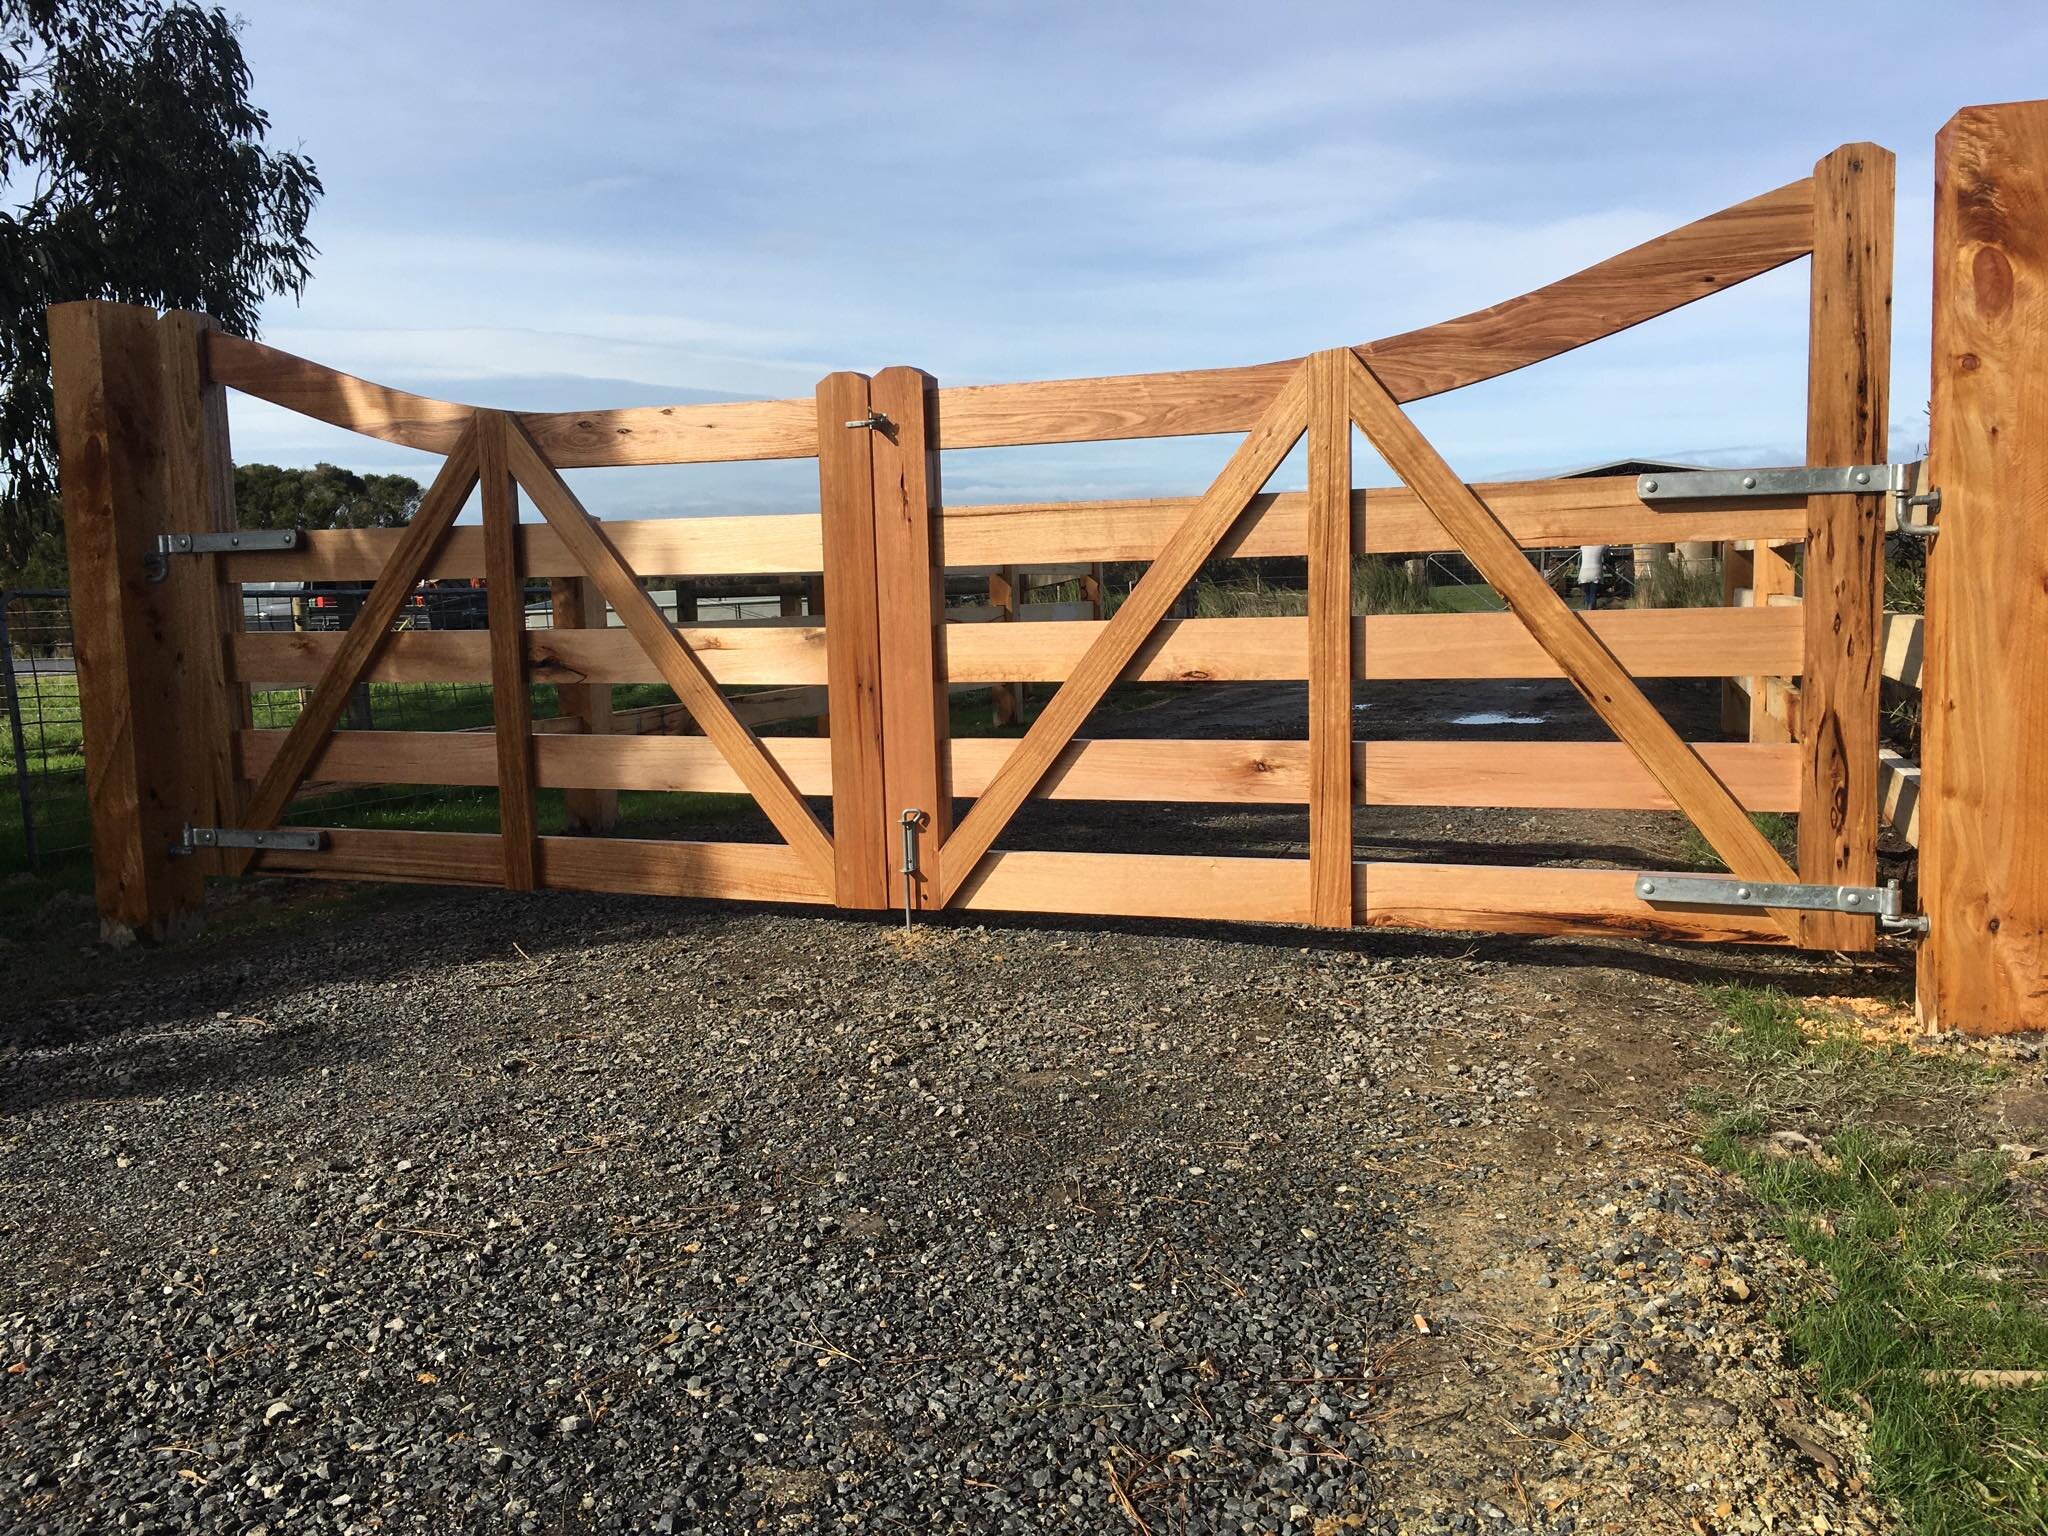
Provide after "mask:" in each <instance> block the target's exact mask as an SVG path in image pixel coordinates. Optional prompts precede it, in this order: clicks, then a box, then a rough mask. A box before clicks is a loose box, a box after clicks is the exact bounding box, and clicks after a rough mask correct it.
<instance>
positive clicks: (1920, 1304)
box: [1695, 987, 2048, 1536]
mask: <svg viewBox="0 0 2048 1536" xmlns="http://www.w3.org/2000/svg"><path fill="white" fill-rule="evenodd" d="M1708 997H1709V999H1710V1001H1711V1002H1712V1003H1713V1004H1714V1005H1715V1006H1716V1008H1717V1009H1718V1010H1719V1011H1720V1012H1721V1014H1722V1016H1723V1017H1724V1018H1726V1019H1727V1020H1728V1023H1729V1029H1728V1032H1727V1034H1726V1036H1725V1038H1724V1040H1723V1044H1724V1045H1725V1047H1726V1049H1727V1050H1728V1052H1729V1054H1730V1055H1731V1056H1732V1057H1733V1058H1734V1060H1735V1061H1736V1062H1737V1063H1739V1064H1741V1066H1742V1067H1744V1068H1745V1069H1746V1080H1745V1082H1744V1085H1743V1087H1742V1089H1741V1090H1740V1091H1739V1092H1737V1093H1733V1094H1723V1095H1719V1096H1713V1097H1709V1098H1707V1099H1704V1100H1701V1101H1699V1102H1698V1103H1696V1105H1695V1108H1697V1109H1699V1110H1701V1111H1702V1112H1703V1113H1704V1114H1705V1115H1706V1116H1707V1117H1708V1124H1707V1127H1706V1132H1705V1135H1704V1137H1703V1138H1702V1146H1703V1150H1704V1152H1705V1154H1706V1156H1707V1157H1708V1158H1709V1159H1710V1160H1711V1161H1713V1162H1714V1163H1715V1164H1717V1165H1718V1166H1720V1167H1721V1168H1724V1169H1726V1170H1728V1171H1729V1172H1732V1173H1734V1174H1737V1175H1739V1176H1740V1177H1741V1178H1742V1180H1743V1182H1744V1183H1745V1184H1746V1185H1747V1186H1748V1188H1749V1190H1750V1191H1751V1193H1752V1194H1754V1195H1755V1197H1756V1198H1757V1199H1758V1200H1759V1201H1760V1202H1761V1203H1762V1204H1763V1205H1764V1207H1765V1208H1766V1209H1767V1210H1768V1211H1769V1212H1770V1214H1771V1217H1772V1219H1773V1221H1774V1222H1775V1223H1776V1225H1777V1227H1778V1229H1779V1231H1780V1232H1781V1233H1782V1234H1783V1236H1784V1237H1785V1239H1786V1241H1787V1242H1788V1243H1789V1244H1790V1245H1791V1247H1792V1248H1793V1250H1794V1251H1795V1252H1797V1253H1798V1254H1799V1255H1800V1256H1801V1257H1802V1258H1804V1259H1805V1260H1806V1261H1807V1262H1808V1263H1810V1264H1812V1265H1814V1266H1815V1267H1816V1268H1818V1269H1819V1270H1821V1271H1823V1272H1824V1273H1825V1274H1826V1275H1827V1277H1828V1280H1829V1284H1828V1285H1827V1286H1826V1287H1825V1288H1824V1289H1823V1291H1822V1292H1821V1293H1820V1294H1818V1295H1816V1296H1813V1297H1812V1298H1810V1299H1808V1300H1806V1301H1804V1302H1802V1303H1800V1304H1798V1305H1797V1306H1795V1307H1793V1308H1792V1309H1790V1310H1789V1312H1787V1313H1786V1314H1785V1315H1782V1316H1781V1317H1780V1318H1779V1322H1780V1324H1781V1326H1782V1327H1783V1328H1784V1330H1785V1333H1786V1337H1787V1339H1788V1342H1789V1343H1790V1345H1791V1348H1792V1350H1793V1351H1794V1353H1795V1356H1796V1357H1797V1358H1798V1359H1799V1360H1801V1361H1802V1362H1804V1363H1805V1364H1807V1365H1808V1366H1810V1367H1811V1368H1812V1369H1813V1371H1814V1372H1815V1374H1816V1376H1817V1378H1818V1381H1819V1386H1820V1390H1821V1391H1822V1393H1823V1394H1824V1395H1825V1396H1826V1397H1827V1398H1828V1399H1829V1400H1830V1401H1831V1402H1832V1403H1834V1404H1835V1405H1836V1406H1838V1407H1840V1408H1842V1409H1844V1410H1845V1411H1849V1412H1854V1413H1858V1414H1861V1415H1862V1416H1863V1417H1864V1418H1865V1419H1866V1421H1867V1422H1868V1423H1869V1425H1870V1439H1869V1450H1870V1458H1871V1472H1872V1477H1873V1482H1874V1486H1875V1488H1876V1490H1877V1492H1878V1493H1879V1494H1880V1495H1881V1496H1882V1497H1884V1498H1885V1499H1886V1500H1888V1501H1889V1502H1890V1503H1891V1504H1893V1505H1894V1506H1895V1507H1896V1509H1897V1511H1898V1513H1899V1515H1900V1516H1901V1518H1902V1520H1903V1522H1904V1524H1905V1526H1906V1528H1907V1529H1909V1530H1912V1531H1916V1532H1920V1533H1923V1536H2020V1533H2022V1532H2028V1533H2038V1532H2041V1531H2044V1530H2048V1386H2044V1385H2034V1386H2031V1387H2017V1388H2013V1387H2007V1388H1996V1389H1990V1388H1983V1387H1978V1386H1974V1385H1971V1384H1970V1383H1968V1382H1967V1381H1965V1380H1963V1379H1961V1378H1960V1377H1959V1376H1958V1375H1957V1374H1956V1373H1959V1372H1964V1371H1980V1370H2041V1369H2044V1368H2048V1224H2043V1223H2042V1222H2040V1221H2037V1220H2033V1219H2031V1218H2029V1217H2028V1216H2026V1215H2024V1214H2022V1213H2021V1212H2019V1211H2017V1210H2015V1209H2014V1206H2013V1203H2012V1201H2011V1200H2010V1199H2009V1198H2008V1190H2009V1185H2008V1180H2007V1176H2006V1169H2005V1167H2004V1165H2003V1162H2002V1159H2000V1158H1999V1157H1997V1156H1996V1155H1994V1154H1991V1153H1989V1152H1987V1151H1985V1150H1983V1149H1982V1148H1980V1147H1976V1146H1974V1145H1972V1140H1973V1132H1974V1128H1975V1125H1976V1122H1977V1113H1976V1106H1977V1105H1978V1104H1979V1103H1980V1101H1981V1099H1982V1096H1983V1094H1984V1092H1985V1090H1986V1089H1987V1088H1988V1086H1989V1085H1990V1084H1991V1083H1992V1082H1994V1081H1995V1080H1996V1078H1997V1075H1998V1074H1996V1073H1995V1072H1993V1071H1992V1070H1990V1069H1989V1068H1986V1067H1984V1066H1982V1065H1979V1064H1976V1063H1973V1062H1971V1061H1968V1060H1959V1059H1954V1058H1950V1057H1947V1056H1940V1055H1924V1054H1916V1053H1914V1052H1911V1051H1907V1050H1905V1049H1903V1048H1899V1047H1884V1046H1872V1045H1869V1044H1866V1043H1864V1042H1863V1041H1862V1040H1861V1039H1859V1038H1857V1037H1856V1036H1855V1035H1854V1034H1853V1033H1851V1032H1849V1031H1848V1030H1847V1029H1846V1028H1845V1029H1843V1030H1841V1031H1839V1032H1834V1033H1827V1034H1823V1035H1822V1036H1821V1037H1820V1038H1817V1039H1816V1038H1814V1037H1813V1036H1812V1035H1811V1033H1810V1032H1809V1029H1807V1028H1802V1025H1801V1021H1800V1017H1799V1013H1798V1011H1797V1009H1796V1008H1795V1007H1794V1005H1793V1004H1792V1003H1791V1001H1790V1000H1789V999H1787V998H1785V997H1783V996H1782V995H1780V994H1778V993H1776V992H1772V991H1756V990H1750V989H1745V988H1733V987H1728V988H1718V989H1714V990H1712V991H1710V992H1709V993H1708ZM1781 1130H1797V1131H1799V1132H1801V1133H1802V1134H1804V1135H1806V1136H1808V1137H1810V1138H1811V1139H1812V1140H1813V1142H1814V1143H1815V1144H1816V1145H1815V1148H1814V1150H1812V1151H1810V1152H1807V1151H1801V1152H1799V1153H1796V1154H1795V1155H1790V1156H1785V1155H1778V1154H1776V1153H1774V1152H1773V1151H1772V1150H1771V1149H1770V1145H1769V1143H1768V1141H1767V1139H1766V1138H1767V1136H1768V1133H1770V1132H1773V1131H1781Z"/></svg>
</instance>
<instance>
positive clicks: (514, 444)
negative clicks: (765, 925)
mask: <svg viewBox="0 0 2048 1536" xmlns="http://www.w3.org/2000/svg"><path fill="white" fill-rule="evenodd" d="M505 447H506V459H507V463H508V465H509V467H510V469H511V472H512V478H513V479H514V480H515V481H517V482H518V484H519V486H520V488H521V489H522V490H524V491H525V492H526V494H527V495H528V496H531V497H532V498H533V504H534V505H535V506H536V507H538V508H539V509H540V514H541V516H542V517H544V518H546V519H547V521H548V526H549V527H551V528H553V529H554V530H555V533H556V535H557V536H558V537H559V538H560V539H561V541H562V546H563V548H564V549H566V550H567V551H568V552H569V555H570V557H571V558H572V559H574V560H575V561H576V562H577V564H579V565H580V566H581V567H582V568H583V571H584V573H585V574H586V575H588V576H589V577H590V579H591V580H592V581H594V582H596V583H597V587H598V590H599V591H600V592H602V593H603V594H604V597H605V601H606V602H608V603H610V604H611V605H612V608H613V609H614V610H615V611H616V612H617V613H618V615H619V620H620V622H621V623H622V624H624V625H625V627H626V629H627V630H628V631H629V632H630V633H631V634H632V636H633V638H634V639H635V640H636V641H638V642H639V645H640V648H641V650H643V651H645V652H646V653H647V657H648V659H649V660H650V661H652V662H653V663H654V665H655V667H656V669H657V670H659V671H660V673H661V675H662V677H663V679H664V680H665V681H666V682H667V683H668V685H669V686H670V687H671V688H673V689H675V691H676V697H677V698H678V699H680V700H681V701H682V702H683V704H684V705H685V706H686V707H687V708H688V709H689V711H690V713H691V715H692V717H693V718H695V720H696V721H697V723H698V726H699V727H700V728H701V729H702V730H703V732H704V734H705V736H707V737H708V738H709V739H710V740H711V743H712V744H713V745H714V746H716V747H717V748H718V751H719V754H720V755H721V756H723V757H724V759H725V761H726V763H727V765H728V766H730V767H731V769H732V771H733V772H734V773H735V774H737V775H738V776H739V780H740V782H741V783H742V784H743V785H745V786H746V789H747V793H749V794H750V795H752V796H753V797H754V799H755V801H756V802H757V803H758V804H759V805H760V807H761V810H762V811H763V812H764V813H765V814H766V815H767V817H768V819H769V821H771V822H773V823H774V825H775V830H776V831H778V832H780V833H781V834H782V836H783V838H784V840H785V841H787V842H788V844H789V846H790V847H791V848H793V849H794V850H795V851H796V853H797V855H798V857H800V858H801V859H802V860H803V862H804V865H805V867H806V869H808V871H809V872H810V874H811V877H812V878H813V879H814V880H816V881H817V882H818V888H819V889H820V890H822V891H823V892H825V893H826V895H827V896H828V897H829V896H830V895H831V893H832V890H833V887H834V883H835V879H836V874H835V870H834V864H833V855H832V839H831V837H830V835H828V834H827V833H826V831H825V828H824V826H823V824H822V823H821V822H820V821H819V820H818V818H817V815H816V813H815V812H813V811H812V810H811V808H810V807H809V806H808V805H806V804H805V803H804V801H803V797H802V796H800V795H799V794H798V793H797V791H796V786H795V785H793V784H792V783H791V782H790V780H789V776H788V775H787V774H786V773H785V772H783V770H782V768H781V766H780V765H779V764H777V763H776V761H775V760H774V759H773V758H771V757H770V756H769V755H768V754H767V752H766V751H765V750H763V748H762V746H761V741H760V738H759V737H757V736H756V735H755V734H754V733H753V731H751V730H750V729H748V727H747V726H746V724H745V723H744V722H743V721H741V720H740V718H739V717H738V716H737V715H735V714H734V713H733V710H732V705H731V704H730V703H728V702H727V701H726V697H725V695H724V694H722V693H720V692H719V691H718V685H717V684H716V683H715V682H713V681H712V680H711V674H710V673H709V672H707V671H705V669H704V663H703V662H701V661H700V660H698V659H697V655H696V653H695V652H694V651H692V650H691V649H690V648H689V646H688V645H686V644H684V642H683V639H682V636H680V635H678V634H677V633H676V631H675V627H674V626H673V625H671V624H670V623H669V621H668V619H667V617H666V616H665V615H664V614H663V613H662V611H661V610H660V609H659V608H657V607H656V606H655V605H654V599H653V598H651V597H649V596H648V595H647V589H646V588H645V587H643V586H641V585H640V578H639V577H638V576H637V575H635V574H634V573H633V570H632V568H631V567H630V566H628V565H627V564H626V562H625V561H624V560H623V559H621V558H620V556H619V552H618V550H616V549H615V548H613V547H612V542H611V540H610V539H609V538H608V537H607V536H606V534H605V532H604V528H603V526H602V525H601V524H599V523H598V522H596V521H595V520H593V519H592V517H591V516H590V514H589V513H588V512H586V511H584V510H583V504H582V503H581V502H580V501H578V500H577V499H576V493H575V492H573V491H571V490H570V489H569V487H568V485H567V484H566V483H565V482H564V481H563V479H562V477H561V476H560V475H559V474H557V473H556V471H555V467H554V466H553V465H552V464H550V463H548V461H547V460H546V459H545V458H543V457H542V456H541V453H540V450H539V449H537V448H536V447H534V445H533V439H532V438H530V437H528V436H527V435H526V430H525V428H524V427H522V426H521V425H520V424H519V423H518V422H517V421H514V420H512V419H510V418H507V419H506V421H505Z"/></svg>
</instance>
